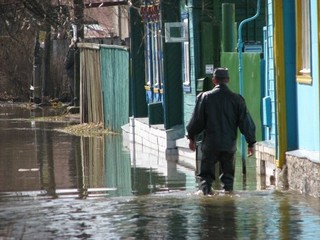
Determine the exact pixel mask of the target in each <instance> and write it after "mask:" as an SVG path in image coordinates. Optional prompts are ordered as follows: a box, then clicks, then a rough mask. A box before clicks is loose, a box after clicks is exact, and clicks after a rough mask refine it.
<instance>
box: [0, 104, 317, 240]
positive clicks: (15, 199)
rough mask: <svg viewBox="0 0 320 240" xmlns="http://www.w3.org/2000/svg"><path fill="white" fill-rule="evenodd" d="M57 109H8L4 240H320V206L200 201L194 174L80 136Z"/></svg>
mask: <svg viewBox="0 0 320 240" xmlns="http://www.w3.org/2000/svg"><path fill="white" fill-rule="evenodd" d="M57 111H58V110H55V109H41V108H38V109H28V108H26V107H19V106H14V105H1V108H0V134H1V135H0V136H1V137H0V148H1V155H0V239H311V240H313V239H320V199H316V198H312V197H305V196H302V195H300V194H297V193H294V192H280V191H276V190H273V189H272V188H271V187H265V186H262V187H261V186H260V184H257V182H258V183H261V182H263V181H261V180H260V179H259V181H258V179H257V177H256V173H255V171H256V167H255V161H254V160H252V161H250V160H248V161H247V177H246V178H245V179H243V177H242V174H241V171H242V169H241V161H237V168H236V169H237V173H236V182H235V194H233V195H225V194H224V193H222V192H219V191H218V192H216V194H215V195H213V196H202V195H198V194H196V192H197V181H196V177H195V171H194V170H192V169H188V168H185V167H183V166H179V165H177V164H176V163H174V162H171V161H166V160H165V159H162V158H160V157H159V156H153V155H150V154H147V153H146V152H139V151H137V152H135V154H134V156H133V155H132V154H130V151H129V150H128V149H125V148H124V147H123V142H122V137H121V135H104V136H94V137H93V136H92V137H85V136H75V135H71V134H68V133H65V132H62V131H58V129H62V128H64V127H66V126H68V125H70V124H71V123H70V121H64V120H59V121H38V120H37V119H38V117H43V116H50V115H53V116H54V115H56V114H57Z"/></svg>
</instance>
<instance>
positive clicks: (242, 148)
mask: <svg viewBox="0 0 320 240" xmlns="http://www.w3.org/2000/svg"><path fill="white" fill-rule="evenodd" d="M259 14H260V0H257V12H256V14H255V15H254V16H252V17H250V18H247V19H245V20H243V21H242V22H241V23H240V25H239V28H238V58H239V91H240V94H241V95H243V70H242V50H243V42H242V28H243V25H244V24H246V23H248V22H250V21H253V20H254V19H256V18H257V17H258V16H259ZM245 153H246V148H245V139H244V136H243V135H242V136H241V158H242V173H243V174H246V154H245Z"/></svg>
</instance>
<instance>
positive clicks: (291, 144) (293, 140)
mask: <svg viewBox="0 0 320 240" xmlns="http://www.w3.org/2000/svg"><path fill="white" fill-rule="evenodd" d="M282 11H283V30H284V39H283V40H284V67H285V73H286V74H285V82H286V110H287V113H286V123H287V151H290V150H294V149H297V147H298V137H297V136H298V134H297V129H298V123H297V84H296V51H295V50H296V32H295V24H293V23H295V1H283V8H282Z"/></svg>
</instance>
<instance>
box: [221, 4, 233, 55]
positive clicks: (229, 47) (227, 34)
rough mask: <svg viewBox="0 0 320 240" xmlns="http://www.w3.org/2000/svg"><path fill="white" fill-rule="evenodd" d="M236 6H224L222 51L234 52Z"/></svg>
mask: <svg viewBox="0 0 320 240" xmlns="http://www.w3.org/2000/svg"><path fill="white" fill-rule="evenodd" d="M234 22H235V6H234V4H232V3H223V4H222V51H223V52H234V50H235V46H234V39H235V34H234Z"/></svg>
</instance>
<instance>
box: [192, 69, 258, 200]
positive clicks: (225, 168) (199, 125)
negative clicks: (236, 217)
mask: <svg viewBox="0 0 320 240" xmlns="http://www.w3.org/2000/svg"><path fill="white" fill-rule="evenodd" d="M228 82H229V73H228V69H227V68H216V69H215V70H214V73H213V83H214V85H215V87H214V88H213V89H212V90H210V91H207V92H202V93H200V94H199V95H198V96H197V102H196V106H195V108H194V111H193V114H192V117H191V119H190V122H189V124H188V125H187V138H188V139H189V148H190V149H191V150H192V151H195V149H196V143H195V139H196V136H197V135H198V134H200V133H203V141H202V145H201V150H202V159H201V167H200V174H199V175H198V176H199V177H200V185H199V188H200V189H201V190H202V192H203V194H205V195H207V194H212V189H211V187H212V182H213V181H214V180H215V164H216V163H217V162H219V163H220V172H221V175H220V180H221V182H222V183H223V188H224V190H225V191H228V192H231V191H233V182H234V174H235V154H236V150H237V149H236V142H237V131H238V128H239V129H240V132H241V133H242V134H243V135H244V136H245V139H246V142H247V143H248V156H252V155H253V151H254V144H255V142H256V138H255V124H254V122H253V120H252V118H251V116H250V113H249V112H248V109H247V106H246V103H245V100H244V98H243V97H242V96H241V95H240V94H236V93H234V92H232V91H231V90H230V89H229V88H228V87H227V83H228Z"/></svg>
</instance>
